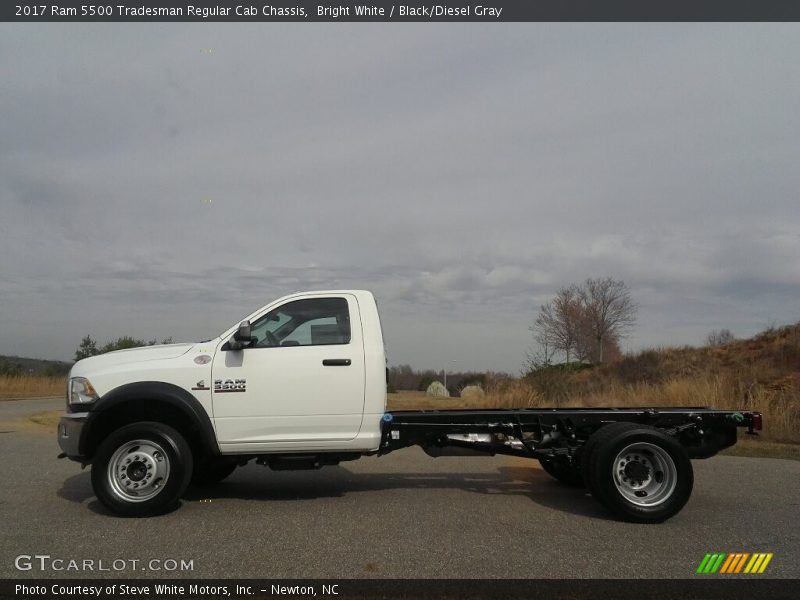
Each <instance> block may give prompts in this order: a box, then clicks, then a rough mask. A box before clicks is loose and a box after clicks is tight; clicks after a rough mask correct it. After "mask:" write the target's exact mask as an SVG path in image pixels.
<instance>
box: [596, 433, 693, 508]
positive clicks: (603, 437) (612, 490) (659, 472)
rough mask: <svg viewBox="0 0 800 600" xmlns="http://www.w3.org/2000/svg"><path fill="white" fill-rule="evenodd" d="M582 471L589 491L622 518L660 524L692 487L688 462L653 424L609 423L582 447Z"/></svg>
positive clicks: (685, 500) (690, 491)
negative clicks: (651, 425)
mask: <svg viewBox="0 0 800 600" xmlns="http://www.w3.org/2000/svg"><path fill="white" fill-rule="evenodd" d="M582 472H583V474H584V477H585V481H586V484H587V487H588V488H589V490H590V491H591V493H592V495H593V496H594V497H595V498H597V500H599V501H600V502H601V503H602V504H603V505H604V506H605V507H606V508H608V509H609V510H610V511H611V512H613V513H614V514H616V515H617V516H619V517H622V518H623V519H625V520H627V521H633V522H636V523H661V522H663V521H666V520H667V519H669V518H670V517H672V516H674V515H675V514H677V513H678V512H679V511H680V510H681V509H682V508H683V507H684V505H685V504H686V502H687V501H688V500H689V497H690V496H691V494H692V486H693V485H694V474H693V472H692V463H691V461H690V460H689V455H688V454H687V453H686V450H685V449H684V448H683V446H681V445H680V444H679V443H678V442H677V441H676V440H675V439H673V438H671V437H669V436H668V435H666V434H664V433H663V432H662V431H660V430H658V429H656V428H655V427H650V426H647V425H639V424H636V423H624V422H622V423H612V424H610V425H606V426H605V427H603V428H601V429H599V430H598V431H596V432H595V433H594V434H593V435H592V437H591V438H590V439H589V440H588V441H587V444H586V445H585V446H584V452H583V464H582Z"/></svg>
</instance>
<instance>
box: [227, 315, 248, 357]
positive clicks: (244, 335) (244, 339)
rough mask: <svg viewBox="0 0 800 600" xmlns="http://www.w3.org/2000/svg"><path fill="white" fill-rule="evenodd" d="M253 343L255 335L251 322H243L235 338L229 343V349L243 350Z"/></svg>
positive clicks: (234, 335)
mask: <svg viewBox="0 0 800 600" xmlns="http://www.w3.org/2000/svg"><path fill="white" fill-rule="evenodd" d="M252 341H253V334H252V331H251V330H250V321H242V322H241V323H239V329H237V330H236V332H235V333H234V334H233V337H232V338H231V340H230V341H229V342H228V347H229V348H230V349H231V350H241V349H242V348H244V346H245V344H249V343H250V342H252Z"/></svg>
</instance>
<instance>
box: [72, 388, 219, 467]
mask: <svg viewBox="0 0 800 600" xmlns="http://www.w3.org/2000/svg"><path fill="white" fill-rule="evenodd" d="M147 400H155V401H158V402H164V403H166V404H169V405H171V406H174V407H175V408H177V409H178V410H179V411H180V412H181V413H183V414H184V415H185V416H186V417H187V418H188V420H189V422H190V423H191V424H192V425H193V426H194V427H196V428H197V431H198V433H199V438H200V442H201V444H202V446H203V450H205V451H206V452H208V453H209V454H211V455H218V454H219V445H218V444H217V436H216V433H215V432H214V425H213V424H212V422H211V418H210V417H209V415H208V412H206V409H205V408H203V405H202V404H200V402H199V401H198V400H197V398H195V397H194V396H193V395H192V394H190V393H189V392H188V391H186V390H185V389H183V388H181V387H178V386H177V385H174V384H172V383H166V382H163V381H138V382H135V383H126V384H124V385H121V386H119V387H116V388H114V389H112V390H111V391H109V392H107V393H105V394H103V395H102V396H101V397H100V398H99V399H98V400H97V402H96V403H95V404H94V406H92V408H91V409H90V410H89V413H88V415H87V416H88V418H87V423H86V427H84V431H83V435H82V436H81V438H82V439H81V442H82V443H81V447H83V446H84V443H85V442H86V440H87V439H88V438H89V437H90V436H91V433H92V424H94V423H97V421H98V420H99V419H98V418H99V417H100V416H101V415H102V414H103V413H106V412H107V411H109V410H113V409H114V408H116V407H118V406H120V405H122V404H126V403H128V402H130V401H147Z"/></svg>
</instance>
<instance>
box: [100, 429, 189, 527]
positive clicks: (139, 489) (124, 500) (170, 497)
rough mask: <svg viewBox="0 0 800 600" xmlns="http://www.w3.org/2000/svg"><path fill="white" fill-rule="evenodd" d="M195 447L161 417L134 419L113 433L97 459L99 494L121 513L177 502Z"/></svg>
mask: <svg viewBox="0 0 800 600" xmlns="http://www.w3.org/2000/svg"><path fill="white" fill-rule="evenodd" d="M191 476H192V452H191V449H190V448H189V444H188V443H187V442H186V440H185V439H184V437H183V436H182V435H181V434H180V433H179V432H177V431H176V430H175V429H173V428H172V427H169V426H167V425H164V424H162V423H154V422H146V421H143V422H141V423H133V424H131V425H127V426H125V427H122V428H120V429H118V430H117V431H115V432H113V433H112V434H111V435H109V436H108V437H107V438H106V439H105V440H104V441H103V443H102V444H100V447H99V448H98V449H97V453H96V455H95V458H94V461H93V462H92V487H93V488H94V493H95V494H96V495H97V498H98V499H99V500H100V502H102V503H103V504H104V505H105V506H106V507H107V508H108V509H110V510H111V511H112V512H115V513H117V514H119V515H123V516H130V517H142V516H148V515H153V514H158V513H162V512H164V511H166V510H168V509H169V508H171V507H172V506H174V505H175V504H176V503H177V501H178V498H180V496H181V494H183V492H184V491H185V490H186V487H187V486H188V485H189V480H190V478H191Z"/></svg>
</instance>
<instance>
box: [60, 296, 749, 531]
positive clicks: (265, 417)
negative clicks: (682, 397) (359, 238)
mask: <svg viewBox="0 0 800 600" xmlns="http://www.w3.org/2000/svg"><path fill="white" fill-rule="evenodd" d="M385 373H386V357H385V352H384V341H383V334H382V331H381V324H380V318H379V316H378V309H377V305H376V303H375V299H374V297H373V295H372V294H371V293H370V292H367V291H361V290H344V291H322V292H303V293H295V294H292V295H289V296H285V297H283V298H280V299H278V300H275V301H274V302H271V303H270V304H267V305H265V306H263V307H262V308H260V309H259V310H257V311H255V312H254V313H252V314H251V315H249V316H248V317H246V318H245V319H244V320H243V321H241V322H240V323H239V324H237V325H235V326H232V327H231V328H230V329H228V330H227V331H225V332H223V333H222V334H221V335H220V336H218V337H216V338H214V339H212V340H208V341H205V342H198V343H189V344H169V345H163V346H149V347H144V348H134V349H130V350H121V351H117V352H111V353H108V354H103V355H100V356H94V357H91V358H87V359H84V360H81V361H79V362H77V363H76V364H75V365H74V366H73V368H72V370H71V372H70V374H69V379H68V389H67V408H66V413H65V414H64V416H63V417H62V418H61V419H60V421H59V427H58V442H59V445H60V447H61V449H62V451H63V453H62V454H61V456H62V457H64V456H66V457H68V458H70V459H72V460H75V461H77V462H80V463H83V464H84V465H86V464H91V465H92V472H91V475H92V485H93V488H94V491H95V493H96V495H97V497H98V498H99V499H100V500H101V502H103V504H104V505H106V506H107V507H108V508H109V509H111V510H112V511H114V512H116V513H118V514H122V515H131V516H146V515H151V514H156V513H159V512H162V511H163V510H166V509H167V508H169V507H170V506H172V505H174V504H175V503H176V502H177V501H178V499H179V498H180V496H181V495H182V494H183V493H184V491H185V490H186V488H187V486H188V485H189V484H190V483H191V482H194V483H195V484H198V485H199V484H210V483H216V482H219V481H221V480H222V479H224V478H225V477H227V476H228V475H230V473H232V472H233V470H234V469H236V467H237V466H241V465H244V464H246V463H247V462H249V461H251V460H255V461H256V462H258V463H260V464H263V465H267V466H269V467H270V468H272V469H316V468H319V467H321V466H323V465H332V464H338V463H339V462H341V461H345V460H353V459H356V458H358V457H360V456H363V455H367V454H380V455H383V454H387V453H389V452H391V451H393V450H397V449H400V448H404V447H407V446H411V445H419V446H421V447H422V448H423V449H424V450H425V451H426V452H427V453H428V454H430V455H431V456H441V455H443V454H462V455H463V454H477V455H484V456H485V455H494V454H509V455H514V456H525V457H528V458H536V459H538V460H539V461H540V462H541V464H542V466H543V467H544V468H545V470H547V472H548V473H550V474H551V475H553V476H554V477H556V478H558V479H560V480H562V481H564V482H566V483H568V484H571V485H586V486H587V487H589V489H590V490H591V491H592V493H593V494H594V495H595V496H596V497H598V499H599V500H600V501H601V502H603V503H604V504H606V506H608V507H609V508H611V509H612V510H613V511H615V512H616V513H617V514H618V515H620V516H622V517H624V518H627V519H629V520H635V521H644V522H652V521H661V520H664V519H666V518H668V517H669V516H672V515H673V514H675V513H676V512H677V511H678V510H680V509H681V507H682V506H683V504H685V502H686V500H687V499H688V497H689V494H690V493H691V482H692V474H691V464H690V462H689V458H705V457H708V456H712V455H713V454H715V453H716V452H717V451H718V450H719V449H721V448H724V447H727V446H730V445H731V444H733V443H735V441H736V429H737V427H748V429H749V431H750V432H751V433H754V432H755V430H757V429H760V426H761V415H760V414H758V413H740V412H733V411H714V410H710V409H706V408H685V409H674V408H670V409H653V408H641V409H613V408H612V409H571V410H570V409H567V410H553V409H519V410H482V411H481V410H479V411H423V412H415V411H405V412H403V411H400V412H392V413H387V412H386V377H385ZM626 452H627V454H626Z"/></svg>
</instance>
